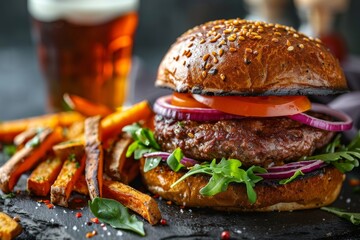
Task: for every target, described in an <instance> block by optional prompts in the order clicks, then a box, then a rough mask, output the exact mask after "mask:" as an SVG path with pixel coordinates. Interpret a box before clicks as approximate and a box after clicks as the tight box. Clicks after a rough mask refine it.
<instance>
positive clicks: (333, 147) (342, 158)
mask: <svg viewBox="0 0 360 240" xmlns="http://www.w3.org/2000/svg"><path fill="white" fill-rule="evenodd" d="M303 159H305V160H322V161H324V162H326V163H329V164H332V165H334V166H335V167H336V168H337V169H338V170H339V171H341V172H343V173H344V172H349V171H351V170H353V168H354V167H358V166H359V160H360V132H359V133H358V134H357V135H356V137H355V138H354V139H353V140H352V141H351V142H350V143H349V145H347V146H345V145H342V144H341V142H340V135H337V136H336V137H335V138H334V140H333V141H332V142H331V143H329V144H328V145H327V146H326V148H325V151H324V153H323V154H319V155H314V156H310V157H304V158H303Z"/></svg>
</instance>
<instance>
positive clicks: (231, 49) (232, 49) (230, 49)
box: [229, 47, 237, 52]
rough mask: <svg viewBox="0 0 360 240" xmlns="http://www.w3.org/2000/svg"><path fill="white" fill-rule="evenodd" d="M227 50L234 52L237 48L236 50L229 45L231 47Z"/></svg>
mask: <svg viewBox="0 0 360 240" xmlns="http://www.w3.org/2000/svg"><path fill="white" fill-rule="evenodd" d="M229 51H230V52H236V51H237V50H236V48H233V47H231V48H229Z"/></svg>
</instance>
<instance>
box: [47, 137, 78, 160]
mask: <svg viewBox="0 0 360 240" xmlns="http://www.w3.org/2000/svg"><path fill="white" fill-rule="evenodd" d="M53 150H54V152H55V155H56V156H57V157H58V158H60V159H61V160H65V159H67V158H68V157H69V156H70V155H71V154H75V155H76V156H81V155H83V154H84V142H83V141H82V140H78V139H76V140H69V141H66V142H61V143H59V144H56V145H54V146H53Z"/></svg>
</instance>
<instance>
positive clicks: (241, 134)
mask: <svg viewBox="0 0 360 240" xmlns="http://www.w3.org/2000/svg"><path fill="white" fill-rule="evenodd" d="M155 85H156V86H157V87H163V88H168V89H171V90H173V94H172V95H169V96H163V97H160V98H159V99H157V100H156V102H155V104H154V112H155V113H156V116H155V118H154V130H153V131H154V133H153V134H154V136H152V135H151V133H149V132H143V133H144V134H143V137H144V136H145V139H146V136H147V139H148V141H147V143H146V141H145V143H144V144H145V145H146V146H148V147H144V146H145V145H144V144H143V145H142V147H139V146H140V145H141V144H140V145H139V144H137V147H138V148H139V149H138V150H139V151H140V155H141V174H142V178H143V181H144V183H145V184H146V186H147V187H148V189H149V191H151V192H152V193H154V194H157V195H159V196H161V197H162V198H164V199H167V200H170V201H172V202H174V203H176V204H179V205H185V206H188V207H208V208H213V209H219V210H227V211H273V210H277V211H291V210H298V209H309V208H317V207H321V206H325V205H329V204H331V203H332V202H333V201H334V200H335V199H336V198H337V196H338V194H339V192H340V190H341V186H342V183H343V180H344V172H345V171H348V170H351V169H352V168H353V167H355V166H357V165H358V160H357V159H358V158H359V155H360V154H359V153H353V152H354V151H350V150H353V149H350V148H347V147H344V146H342V145H341V144H339V138H338V137H336V138H335V139H334V137H335V136H336V132H340V131H344V130H348V129H350V128H351V124H352V121H351V119H350V118H349V117H348V116H347V115H345V114H344V113H341V112H338V111H334V110H332V109H329V108H328V107H327V106H325V105H321V104H315V103H311V102H310V100H309V98H308V97H311V96H323V95H330V94H340V93H343V92H346V91H347V83H346V80H345V77H344V73H343V72H342V70H341V68H340V66H339V62H338V61H337V59H335V58H334V56H333V55H332V54H331V53H330V52H329V50H328V49H327V48H326V47H325V46H324V45H323V44H322V42H321V41H320V40H319V39H313V38H311V37H307V36H305V35H304V34H302V33H299V32H297V31H296V30H295V29H293V28H292V27H287V26H283V25H279V24H270V23H265V22H255V21H248V20H243V19H231V20H216V21H211V22H207V23H205V24H203V25H200V26H196V27H194V28H193V29H190V30H188V31H187V32H185V33H184V34H183V35H181V36H180V37H179V38H178V39H177V40H176V42H175V43H174V44H173V45H172V46H171V47H170V49H169V51H168V52H167V53H166V55H165V57H164V58H163V60H162V62H161V63H160V66H159V69H158V75H157V79H156V82H155ZM151 142H152V144H151ZM148 143H150V144H148ZM149 146H150V147H149ZM341 146H342V147H341ZM134 149H135V148H133V151H134ZM337 151H340V152H342V153H344V154H348V156H350V157H346V156H345V155H343V156H340V155H341V154H337ZM355 152H356V151H355ZM138 153H139V152H138ZM314 154H315V156H314ZM140 155H139V154H138V157H139V156H140ZM351 159H352V160H351Z"/></svg>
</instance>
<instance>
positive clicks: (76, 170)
mask: <svg viewBox="0 0 360 240" xmlns="http://www.w3.org/2000/svg"><path fill="white" fill-rule="evenodd" d="M84 167H85V156H75V155H71V156H69V158H68V159H67V160H66V161H65V162H64V164H63V166H62V168H61V171H60V173H59V176H58V177H57V178H56V180H55V182H54V184H53V185H52V186H51V190H50V200H51V202H52V203H54V204H57V205H60V206H63V207H67V206H68V200H69V197H70V194H71V191H72V190H73V188H74V186H75V183H76V182H77V181H78V179H79V177H80V176H81V173H82V172H83V171H84Z"/></svg>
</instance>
